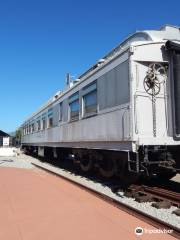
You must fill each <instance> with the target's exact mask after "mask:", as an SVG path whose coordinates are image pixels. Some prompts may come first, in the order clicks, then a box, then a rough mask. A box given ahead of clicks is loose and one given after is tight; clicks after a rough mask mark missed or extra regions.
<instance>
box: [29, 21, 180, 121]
mask: <svg viewBox="0 0 180 240" xmlns="http://www.w3.org/2000/svg"><path fill="white" fill-rule="evenodd" d="M165 40H177V41H180V27H177V26H172V25H164V26H162V27H161V28H160V29H159V30H145V31H137V32H135V33H134V34H131V35H129V36H128V37H127V38H126V39H125V40H124V41H123V42H121V43H120V44H119V45H118V46H117V47H115V48H114V49H112V50H111V51H110V52H109V53H108V54H106V55H105V56H104V57H103V58H101V59H100V60H101V61H98V62H97V63H96V64H94V65H93V66H92V67H90V68H89V69H88V70H87V71H86V72H84V73H83V74H81V75H80V76H79V77H78V79H79V80H80V81H81V80H83V79H84V78H86V76H88V75H89V74H91V73H92V72H94V70H96V69H98V68H99V67H101V66H102V65H105V64H106V63H107V62H109V61H110V60H111V59H113V58H115V57H116V56H117V55H118V54H119V53H120V52H122V51H123V50H124V49H127V48H128V47H130V46H131V45H134V44H137V45H139V44H140V43H141V42H143V43H144V42H147V43H148V42H162V41H165ZM64 93H66V91H65V92H59V93H57V94H55V95H54V96H53V97H52V98H51V99H49V100H48V101H47V102H46V103H45V104H44V105H43V106H42V107H41V108H40V109H39V110H38V111H36V112H35V113H33V114H32V115H31V117H29V118H28V119H27V120H26V122H28V121H29V120H30V119H31V118H32V117H34V116H35V115H37V114H38V113H39V112H41V111H43V110H44V109H45V108H47V107H48V106H49V105H50V104H52V103H53V102H55V101H56V100H57V99H59V98H60V97H61V95H62V94H64Z"/></svg>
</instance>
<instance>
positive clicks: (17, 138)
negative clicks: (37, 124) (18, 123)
mask: <svg viewBox="0 0 180 240" xmlns="http://www.w3.org/2000/svg"><path fill="white" fill-rule="evenodd" d="M20 144H21V129H20V128H18V129H17V130H16V134H15V145H16V146H20Z"/></svg>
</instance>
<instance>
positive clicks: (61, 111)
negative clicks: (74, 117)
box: [59, 102, 63, 121]
mask: <svg viewBox="0 0 180 240" xmlns="http://www.w3.org/2000/svg"><path fill="white" fill-rule="evenodd" d="M62 116H63V104H62V102H60V103H59V121H62Z"/></svg>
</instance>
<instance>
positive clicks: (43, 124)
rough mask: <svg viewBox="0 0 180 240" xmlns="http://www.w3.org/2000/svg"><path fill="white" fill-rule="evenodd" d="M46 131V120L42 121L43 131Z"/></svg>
mask: <svg viewBox="0 0 180 240" xmlns="http://www.w3.org/2000/svg"><path fill="white" fill-rule="evenodd" d="M45 129H46V118H43V119H42V130H45Z"/></svg>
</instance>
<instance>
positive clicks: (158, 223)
mask: <svg viewBox="0 0 180 240" xmlns="http://www.w3.org/2000/svg"><path fill="white" fill-rule="evenodd" d="M32 164H33V165H34V166H35V167H37V168H40V169H42V170H44V171H46V172H48V173H51V174H54V175H56V176H58V177H60V178H62V179H65V180H66V181H69V182H71V183H73V184H74V185H77V186H78V187H80V188H82V189H83V190H86V191H88V192H90V193H91V194H94V195H95V196H96V197H99V198H101V199H103V200H105V201H107V202H109V203H110V204H112V205H114V206H115V207H117V208H119V209H121V210H123V211H125V212H127V213H128V214H130V215H132V216H135V217H137V218H139V219H141V220H143V221H145V222H147V223H148V224H150V225H152V226H154V227H156V228H158V229H162V230H163V229H171V230H173V231H172V232H171V233H169V234H171V235H172V236H174V237H176V238H177V239H179V238H180V229H179V228H178V227H175V226H173V225H171V224H169V223H166V222H164V221H162V220H160V219H157V218H156V217H154V216H151V215H149V214H147V213H145V212H143V211H140V210H139V209H136V208H134V207H132V206H130V205H128V204H125V203H122V202H120V201H118V200H116V199H114V198H112V197H111V196H108V194H105V193H103V192H101V191H99V190H97V189H94V188H92V187H91V186H88V185H87V184H83V183H81V182H79V181H78V180H75V179H74V178H71V177H67V176H64V175H62V174H60V173H59V172H58V171H55V170H53V169H50V168H49V167H48V166H45V165H44V164H43V165H41V164H37V163H32ZM48 165H49V164H48ZM52 167H53V166H52ZM136 187H137V186H136ZM145 189H146V191H147V192H148V191H150V192H151V193H152V189H150V188H149V187H146V188H145ZM154 191H156V192H157V189H154ZM162 192H163V191H162ZM162 192H161V195H162ZM163 194H165V192H164V193H163ZM166 194H167V192H166ZM170 195H171V197H172V198H173V196H172V194H170ZM163 196H164V195H163ZM161 197H162V196H161ZM176 200H177V199H176Z"/></svg>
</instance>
